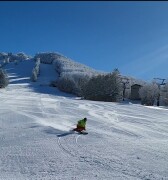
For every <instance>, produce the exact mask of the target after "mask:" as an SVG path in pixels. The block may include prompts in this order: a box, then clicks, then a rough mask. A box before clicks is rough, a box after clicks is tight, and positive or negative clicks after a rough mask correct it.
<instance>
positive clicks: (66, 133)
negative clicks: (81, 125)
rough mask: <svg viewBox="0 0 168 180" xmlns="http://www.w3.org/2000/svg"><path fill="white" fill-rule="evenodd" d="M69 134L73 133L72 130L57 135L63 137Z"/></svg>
mask: <svg viewBox="0 0 168 180" xmlns="http://www.w3.org/2000/svg"><path fill="white" fill-rule="evenodd" d="M70 134H74V132H73V131H70V132H65V133H63V134H58V135H57V137H64V136H68V135H70Z"/></svg>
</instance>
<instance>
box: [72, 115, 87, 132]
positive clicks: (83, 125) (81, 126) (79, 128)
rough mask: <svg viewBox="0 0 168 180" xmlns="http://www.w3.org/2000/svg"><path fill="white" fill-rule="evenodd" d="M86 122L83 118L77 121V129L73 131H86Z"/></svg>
mask: <svg viewBox="0 0 168 180" xmlns="http://www.w3.org/2000/svg"><path fill="white" fill-rule="evenodd" d="M86 121H87V118H84V119H81V120H79V121H78V124H77V127H76V128H75V129H73V130H74V131H79V132H81V131H83V130H86Z"/></svg>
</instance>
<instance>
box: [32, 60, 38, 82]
mask: <svg viewBox="0 0 168 180" xmlns="http://www.w3.org/2000/svg"><path fill="white" fill-rule="evenodd" d="M39 73H40V58H37V59H36V63H35V67H34V68H33V70H32V76H31V80H32V81H34V82H35V81H37V77H38V75H39Z"/></svg>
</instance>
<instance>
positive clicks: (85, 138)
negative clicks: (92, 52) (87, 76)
mask: <svg viewBox="0 0 168 180" xmlns="http://www.w3.org/2000/svg"><path fill="white" fill-rule="evenodd" d="M33 66H34V62H31V61H23V62H21V63H19V64H18V65H14V64H12V63H11V64H9V65H8V66H6V71H7V72H8V74H9V76H10V82H11V83H10V85H9V86H8V87H7V88H6V89H0V101H1V103H0V148H1V150H0V179H1V180H29V179H30V180H42V179H44V180H79V179H80V180H89V179H91V180H127V179H128V180H140V179H143V180H147V179H148V180H168V109H164V108H158V107H145V106H141V105H138V104H131V103H125V104H124V103H123V104H122V103H121V104H119V103H110V102H94V101H86V100H80V99H78V98H76V97H75V96H72V95H69V94H66V93H62V92H60V91H59V90H57V89H56V88H52V87H49V86H47V83H48V82H49V81H51V80H55V78H57V74H56V72H55V71H54V67H53V66H52V65H48V64H42V65H41V73H40V77H39V79H38V82H37V83H34V82H30V79H29V78H30V76H31V71H32V68H33ZM83 117H87V118H88V122H87V131H88V132H89V134H88V135H79V134H73V133H68V131H69V130H70V129H72V128H73V127H75V124H76V122H77V120H79V119H81V118H83Z"/></svg>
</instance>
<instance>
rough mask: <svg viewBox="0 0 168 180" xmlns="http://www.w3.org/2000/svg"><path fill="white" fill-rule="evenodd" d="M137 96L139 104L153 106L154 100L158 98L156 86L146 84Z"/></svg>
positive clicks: (154, 84)
mask: <svg viewBox="0 0 168 180" xmlns="http://www.w3.org/2000/svg"><path fill="white" fill-rule="evenodd" d="M139 95H140V98H141V104H145V105H149V106H153V105H154V102H155V100H157V98H158V96H159V88H158V85H157V84H156V83H154V82H152V83H147V84H146V85H144V86H143V87H141V88H140V90H139Z"/></svg>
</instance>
